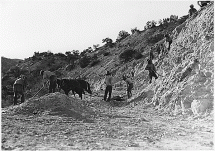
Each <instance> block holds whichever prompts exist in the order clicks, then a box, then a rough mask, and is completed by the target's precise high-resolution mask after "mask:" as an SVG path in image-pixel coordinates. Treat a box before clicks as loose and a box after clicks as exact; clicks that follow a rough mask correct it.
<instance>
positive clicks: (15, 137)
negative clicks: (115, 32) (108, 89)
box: [2, 2, 214, 150]
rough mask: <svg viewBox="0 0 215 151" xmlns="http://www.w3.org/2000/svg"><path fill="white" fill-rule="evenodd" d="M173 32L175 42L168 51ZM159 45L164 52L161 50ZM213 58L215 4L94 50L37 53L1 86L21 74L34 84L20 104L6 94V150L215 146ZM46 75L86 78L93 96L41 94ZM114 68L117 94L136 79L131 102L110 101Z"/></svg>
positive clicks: (122, 93) (13, 70)
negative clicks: (151, 69)
mask: <svg viewBox="0 0 215 151" xmlns="http://www.w3.org/2000/svg"><path fill="white" fill-rule="evenodd" d="M166 33H169V34H170V35H171V37H172V38H173V42H172V44H171V47H170V50H169V51H168V50H167V46H168V43H167V42H165V39H164V35H165V34H166ZM160 44H163V45H164V51H165V54H163V55H158V54H157V52H156V47H157V46H158V45H160ZM150 50H153V52H154V56H155V58H154V59H153V63H154V65H155V68H156V71H157V74H158V79H156V80H155V79H154V78H153V80H152V83H149V77H148V71H147V70H145V67H146V65H147V59H148V57H149V52H150ZM126 53H127V54H126ZM213 56H214V3H213V2H212V3H211V4H209V5H208V6H206V7H204V8H203V9H201V10H198V12H197V14H196V15H194V16H192V17H191V18H187V16H183V17H182V18H180V19H179V20H178V21H176V22H169V23H168V24H165V26H164V25H159V26H156V27H152V28H148V29H145V30H143V31H139V32H135V33H133V34H131V35H129V36H127V37H126V38H124V39H122V40H121V41H119V42H115V43H113V44H111V45H108V44H107V43H106V44H105V45H104V46H101V47H99V48H97V49H96V50H94V51H89V50H88V51H85V52H84V53H83V52H82V53H81V54H77V53H76V54H71V53H66V54H65V55H64V54H61V53H59V54H53V53H51V52H44V53H36V52H35V54H34V56H33V57H29V58H28V59H25V60H24V61H22V62H19V63H17V64H16V66H13V67H11V68H10V69H9V70H8V71H7V72H5V73H4V75H3V78H2V86H5V87H7V88H8V90H9V89H10V90H11V88H12V85H13V82H14V81H15V79H16V78H17V77H18V76H19V75H20V74H25V75H26V76H27V78H28V83H29V84H28V87H27V90H26V101H25V102H24V103H22V104H19V105H16V106H13V105H11V104H12V100H13V98H12V96H9V95H7V93H6V92H5V91H3V92H2V94H3V95H2V149H5V150H8V149H10V150H12V149H24V150H28V149H35V150H47V149H52V150H56V149H59V150H75V149H81V150H115V149H116V150H121V149H123V150H126V149H132V150H136V149H138V150H143V149H213V148H214V142H213V135H214V129H213V126H214V125H213V124H214V115H213V114H214V109H213V106H214V103H213V102H214V101H213V100H214V93H213V92H214V85H213V83H214V78H213V77H214V60H213ZM3 65H4V64H2V66H3ZM40 70H50V71H53V72H55V73H56V75H57V77H58V78H73V79H75V78H82V79H86V81H88V82H89V83H90V86H91V89H92V91H93V95H92V96H89V95H88V94H86V95H84V99H83V100H80V99H79V98H77V95H76V97H73V96H72V95H69V96H66V95H65V94H63V91H60V92H55V93H51V94H48V90H47V88H44V89H42V90H41V91H40V92H39V93H38V94H37V95H36V96H34V95H35V94H36V93H37V92H38V91H39V90H40V89H41V87H42V81H41V80H42V77H41V76H40V75H39V72H40ZM132 70H133V71H134V77H132V76H131V71H132ZM107 71H111V73H112V74H113V76H114V82H115V84H114V87H113V94H112V96H119V95H120V96H123V97H125V96H126V83H125V82H124V81H123V80H122V76H123V75H127V76H130V77H131V79H132V81H133V82H134V89H133V90H132V94H133V96H132V97H131V98H130V99H127V98H126V101H124V102H115V101H111V102H105V101H103V96H104V89H105V85H104V78H105V74H106V72H107ZM33 96H34V97H33ZM23 142H25V143H23Z"/></svg>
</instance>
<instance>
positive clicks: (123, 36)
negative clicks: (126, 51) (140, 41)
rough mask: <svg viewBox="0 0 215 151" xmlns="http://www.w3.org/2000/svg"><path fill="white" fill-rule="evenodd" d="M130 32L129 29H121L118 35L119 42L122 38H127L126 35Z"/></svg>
mask: <svg viewBox="0 0 215 151" xmlns="http://www.w3.org/2000/svg"><path fill="white" fill-rule="evenodd" d="M129 35H130V34H129V33H128V32H127V31H124V30H122V31H120V32H119V34H118V37H117V40H116V41H117V42H120V41H121V40H123V39H125V38H126V37H128V36H129Z"/></svg>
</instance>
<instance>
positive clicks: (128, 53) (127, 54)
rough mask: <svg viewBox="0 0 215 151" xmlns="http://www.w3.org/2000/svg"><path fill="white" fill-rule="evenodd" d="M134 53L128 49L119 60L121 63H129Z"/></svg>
mask: <svg viewBox="0 0 215 151" xmlns="http://www.w3.org/2000/svg"><path fill="white" fill-rule="evenodd" d="M134 53H135V51H134V50H132V49H126V50H125V51H124V52H122V53H121V54H120V55H119V59H120V61H121V62H127V61H129V60H131V59H132V57H133V54H134Z"/></svg>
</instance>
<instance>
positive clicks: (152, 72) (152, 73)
mask: <svg viewBox="0 0 215 151" xmlns="http://www.w3.org/2000/svg"><path fill="white" fill-rule="evenodd" d="M147 61H148V64H147V65H146V68H145V70H149V79H150V81H149V83H152V77H155V79H157V78H158V76H157V75H156V69H155V66H154V64H153V63H152V60H150V59H148V60H147Z"/></svg>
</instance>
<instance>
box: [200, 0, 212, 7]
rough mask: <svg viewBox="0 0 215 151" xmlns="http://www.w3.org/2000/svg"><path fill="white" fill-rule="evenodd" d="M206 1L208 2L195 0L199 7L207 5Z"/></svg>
mask: <svg viewBox="0 0 215 151" xmlns="http://www.w3.org/2000/svg"><path fill="white" fill-rule="evenodd" d="M208 3H210V1H198V2H197V4H198V5H199V6H200V7H204V6H207V4H208Z"/></svg>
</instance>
